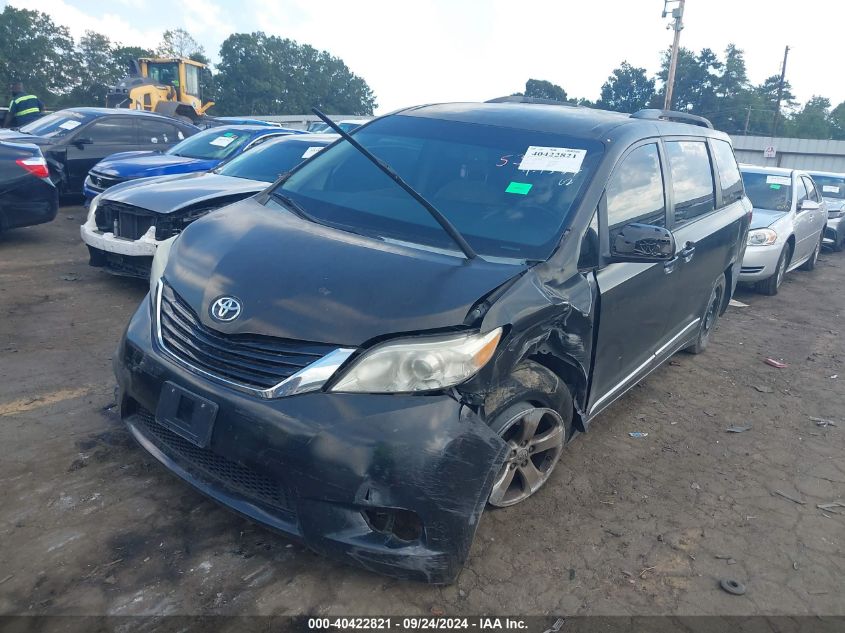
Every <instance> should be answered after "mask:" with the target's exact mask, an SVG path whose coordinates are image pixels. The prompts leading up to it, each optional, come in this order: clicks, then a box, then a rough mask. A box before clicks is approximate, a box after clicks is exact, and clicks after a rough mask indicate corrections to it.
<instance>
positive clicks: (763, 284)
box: [757, 244, 792, 297]
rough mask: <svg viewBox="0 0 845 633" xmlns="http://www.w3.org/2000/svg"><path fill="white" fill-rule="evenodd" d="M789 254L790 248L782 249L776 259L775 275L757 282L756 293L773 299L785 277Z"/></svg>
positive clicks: (788, 246)
mask: <svg viewBox="0 0 845 633" xmlns="http://www.w3.org/2000/svg"><path fill="white" fill-rule="evenodd" d="M791 254H792V247H791V246H790V245H789V244H787V245H786V246H784V247H783V250H782V251H781V253H780V257H779V258H778V265H777V267H775V274H774V275H772V276H771V277H769V278H768V279H764V280H763V281H758V282H757V292H759V293H761V294H764V295H769V296H770V297H774V296H775V295H776V294H777V293H778V290H779V289H780V285H781V284H782V283H783V278H784V276H785V275H786V266H787V264H788V262H789V256H790V255H791Z"/></svg>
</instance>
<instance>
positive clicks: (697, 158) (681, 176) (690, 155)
mask: <svg viewBox="0 0 845 633" xmlns="http://www.w3.org/2000/svg"><path fill="white" fill-rule="evenodd" d="M666 153H667V155H668V157H669V168H670V171H671V173H672V191H673V192H674V194H675V226H680V225H682V224H685V223H686V222H689V221H690V220H694V219H695V218H697V217H699V216H702V215H704V214H705V213H710V212H711V211H713V210H714V209H715V208H716V192H715V190H714V189H713V171H712V167H711V166H710V156H709V154H708V152H707V144H706V143H705V142H704V141H668V142H667V143H666Z"/></svg>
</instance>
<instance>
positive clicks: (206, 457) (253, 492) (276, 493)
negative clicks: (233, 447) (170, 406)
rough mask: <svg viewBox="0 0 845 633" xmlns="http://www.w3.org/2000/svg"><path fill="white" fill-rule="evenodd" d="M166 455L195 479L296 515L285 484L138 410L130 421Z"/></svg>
mask: <svg viewBox="0 0 845 633" xmlns="http://www.w3.org/2000/svg"><path fill="white" fill-rule="evenodd" d="M130 421H131V422H133V423H135V426H136V427H138V429H139V430H140V431H142V432H143V433H144V435H145V437H147V439H149V440H150V441H152V442H153V443H154V444H155V445H156V446H157V447H158V448H159V450H161V451H162V452H163V453H164V454H166V455H167V456H168V457H169V458H170V459H172V460H174V461H175V462H176V463H178V464H179V465H180V466H182V467H183V468H185V469H186V470H188V471H191V474H192V475H194V476H199V477H200V478H201V479H203V480H205V481H206V482H208V483H211V484H217V485H219V486H221V487H223V488H225V489H227V490H228V491H230V492H234V493H237V494H239V495H241V496H243V497H245V498H247V499H249V500H251V501H253V502H257V503H260V504H263V505H267V506H270V507H272V508H276V509H279V510H283V511H285V512H288V513H290V512H293V510H294V504H293V497H292V495H291V493H290V491H289V490H288V489H287V487H286V486H285V485H284V483H283V482H280V481H277V480H275V479H273V478H271V477H268V476H267V475H264V474H262V473H259V472H257V471H256V470H254V469H252V468H250V467H249V466H245V465H243V464H241V463H239V462H236V461H233V460H231V459H229V458H227V457H223V456H222V455H218V454H217V453H215V452H213V451H211V450H209V449H207V448H200V447H199V446H195V445H194V444H191V443H190V442H189V441H188V440H186V439H184V438H182V437H180V436H179V435H177V434H176V433H174V432H173V431H171V430H169V429H166V428H164V427H163V426H162V425H161V424H159V423H158V422H156V421H155V416H154V415H153V414H152V413H151V412H150V411H147V410H146V409H143V408H139V409H138V411H137V413H136V414H135V415H133V416H132V417H131V418H130Z"/></svg>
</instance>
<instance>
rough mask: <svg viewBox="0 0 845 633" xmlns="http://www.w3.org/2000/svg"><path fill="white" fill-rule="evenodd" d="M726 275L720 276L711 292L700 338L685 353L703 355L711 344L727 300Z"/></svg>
mask: <svg viewBox="0 0 845 633" xmlns="http://www.w3.org/2000/svg"><path fill="white" fill-rule="evenodd" d="M725 286H726V282H725V275H724V274H722V275H719V278H718V279H717V280H716V283H714V284H713V289H712V290H711V291H710V298H709V299H708V300H707V305H706V306H705V307H704V314H702V316H701V321H700V324H699V326H698V337H697V338H696V339H695V343H693V344H692V345H690V346H689V347H686V348H684V351H685V352H688V353H689V354H701V352H703V351H704V350H706V349H707V346H708V345H709V344H710V335H711V334H712V333H713V330H714V329H715V327H716V323H717V322H718V321H719V314H720V313H721V312H722V302H723V301H724V300H725Z"/></svg>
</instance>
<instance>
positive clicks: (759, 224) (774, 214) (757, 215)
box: [749, 207, 787, 229]
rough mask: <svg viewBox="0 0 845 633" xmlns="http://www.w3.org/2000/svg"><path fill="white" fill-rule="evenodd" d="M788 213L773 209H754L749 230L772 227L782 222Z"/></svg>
mask: <svg viewBox="0 0 845 633" xmlns="http://www.w3.org/2000/svg"><path fill="white" fill-rule="evenodd" d="M786 213H787V212H786V211H773V210H772V209H758V208H757V207H754V211H753V212H752V215H751V226H750V227H749V228H751V229H765V228H766V227H767V226H771V225H772V224H774V223H775V222H777V221H778V220H780V219H781V218H782V217H783V216H785V215H786Z"/></svg>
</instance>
